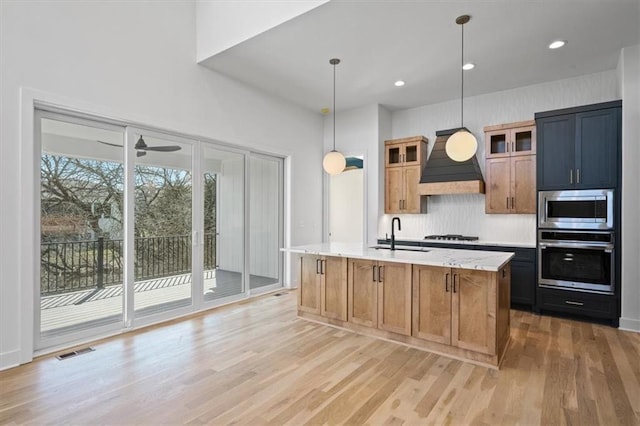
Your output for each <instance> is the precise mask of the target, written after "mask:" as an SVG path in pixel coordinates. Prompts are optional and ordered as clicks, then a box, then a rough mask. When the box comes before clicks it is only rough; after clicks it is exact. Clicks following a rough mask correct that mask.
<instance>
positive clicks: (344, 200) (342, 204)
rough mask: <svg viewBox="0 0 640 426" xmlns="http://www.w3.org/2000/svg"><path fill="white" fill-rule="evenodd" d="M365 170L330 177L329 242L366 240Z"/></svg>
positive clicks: (360, 241) (354, 170)
mask: <svg viewBox="0 0 640 426" xmlns="http://www.w3.org/2000/svg"><path fill="white" fill-rule="evenodd" d="M364 216H365V212H364V170H363V169H353V170H347V171H345V172H343V173H340V174H338V175H335V176H330V177H329V242H331V243H359V244H362V243H363V242H364V235H363V233H364Z"/></svg>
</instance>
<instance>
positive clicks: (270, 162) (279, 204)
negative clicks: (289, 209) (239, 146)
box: [249, 153, 284, 293]
mask: <svg viewBox="0 0 640 426" xmlns="http://www.w3.org/2000/svg"><path fill="white" fill-rule="evenodd" d="M282 163H283V161H282V159H280V158H277V157H272V156H266V155H259V154H254V153H252V154H251V156H250V157H249V179H250V185H249V188H250V197H249V218H250V221H249V222H250V226H249V247H250V252H249V271H250V275H249V286H250V289H251V292H252V293H259V292H261V291H265V290H269V289H271V288H273V287H274V286H281V282H282V280H281V277H282V253H281V252H280V247H283V239H282V235H283V232H282V226H283V218H282V216H283V202H284V201H283V194H282V187H283V164H282Z"/></svg>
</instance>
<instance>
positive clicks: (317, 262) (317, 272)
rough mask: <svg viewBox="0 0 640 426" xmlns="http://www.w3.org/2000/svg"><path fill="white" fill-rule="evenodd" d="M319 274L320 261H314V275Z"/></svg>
mask: <svg viewBox="0 0 640 426" xmlns="http://www.w3.org/2000/svg"><path fill="white" fill-rule="evenodd" d="M319 273H320V259H316V274H319Z"/></svg>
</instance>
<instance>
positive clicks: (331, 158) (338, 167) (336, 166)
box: [322, 58, 347, 175]
mask: <svg viewBox="0 0 640 426" xmlns="http://www.w3.org/2000/svg"><path fill="white" fill-rule="evenodd" d="M329 63H330V64H331V65H333V149H332V150H331V151H329V152H328V153H327V155H325V156H324V160H322V167H323V168H324V171H325V172H327V173H328V174H330V175H339V174H340V173H342V171H343V170H344V168H345V167H346V165H347V160H346V159H345V158H344V155H342V153H340V152H338V151H336V65H338V64H339V63H340V59H336V58H333V59H331V60H329Z"/></svg>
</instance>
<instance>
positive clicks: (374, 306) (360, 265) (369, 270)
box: [347, 259, 378, 328]
mask: <svg viewBox="0 0 640 426" xmlns="http://www.w3.org/2000/svg"><path fill="white" fill-rule="evenodd" d="M374 266H376V268H377V264H376V262H375V261H371V260H360V259H349V266H348V279H347V285H348V294H349V295H348V304H347V306H348V317H347V320H348V321H349V322H352V323H354V324H360V325H364V326H366V327H374V328H375V327H377V325H378V288H377V285H376V282H375V281H374V279H377V277H374V274H375V275H376V276H377V273H376V269H374Z"/></svg>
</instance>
